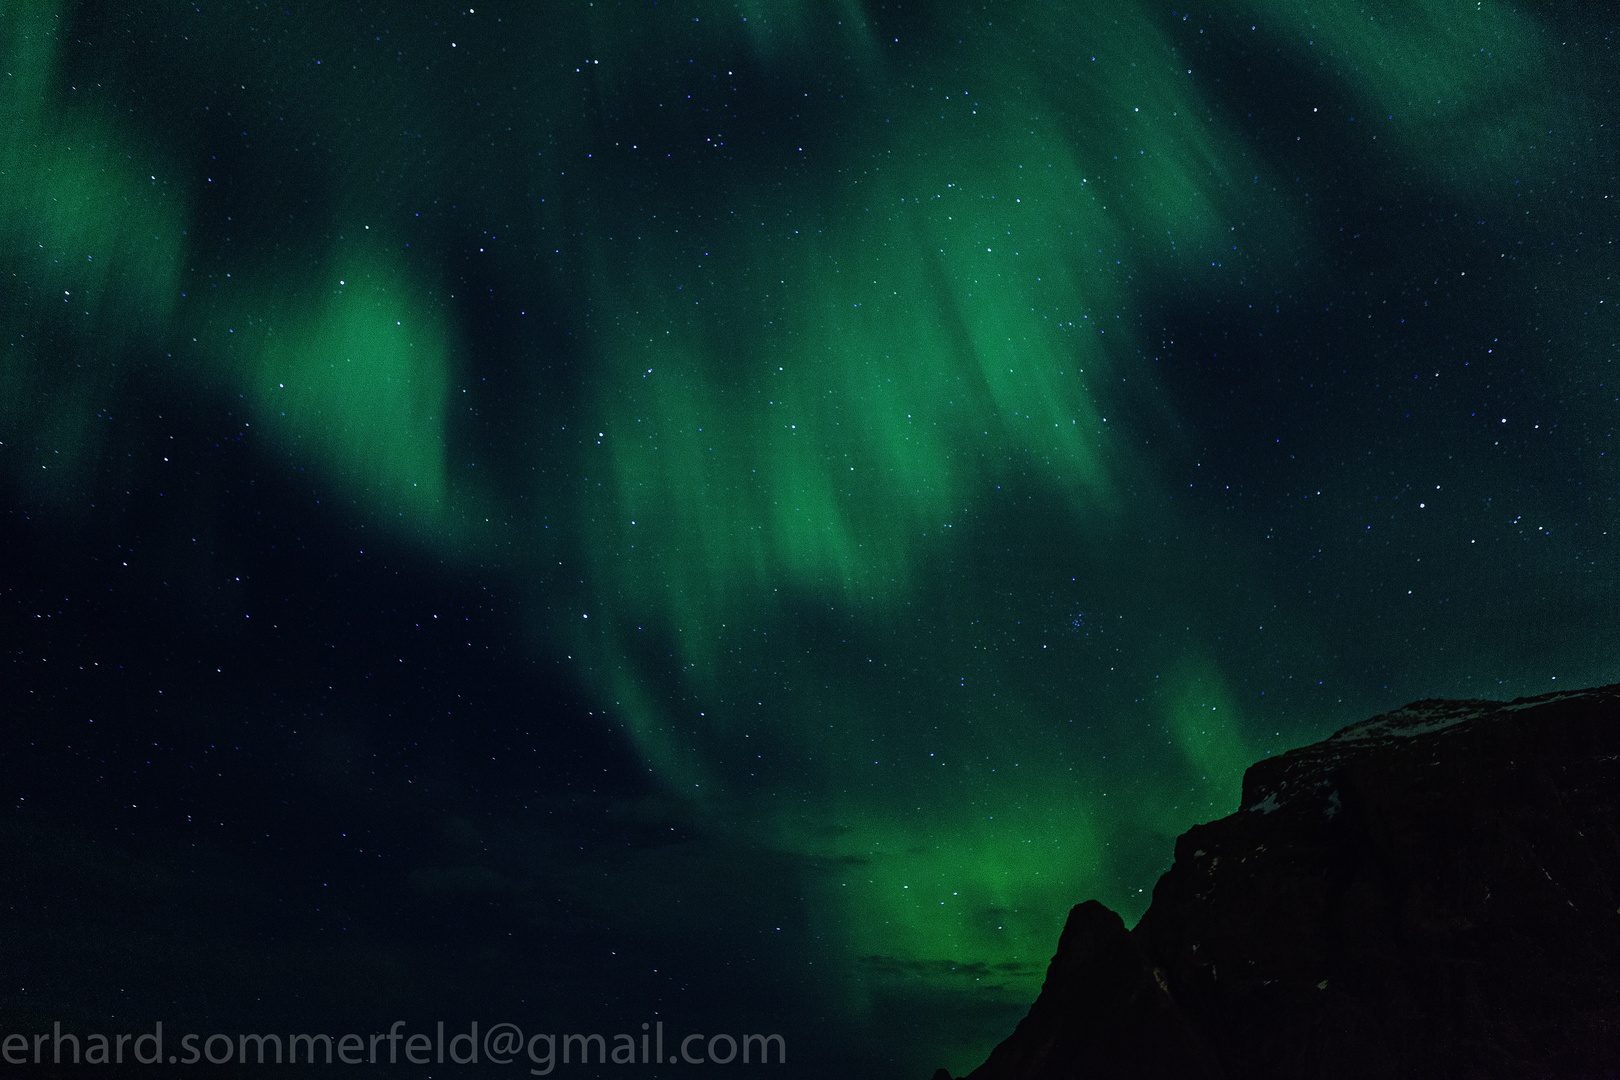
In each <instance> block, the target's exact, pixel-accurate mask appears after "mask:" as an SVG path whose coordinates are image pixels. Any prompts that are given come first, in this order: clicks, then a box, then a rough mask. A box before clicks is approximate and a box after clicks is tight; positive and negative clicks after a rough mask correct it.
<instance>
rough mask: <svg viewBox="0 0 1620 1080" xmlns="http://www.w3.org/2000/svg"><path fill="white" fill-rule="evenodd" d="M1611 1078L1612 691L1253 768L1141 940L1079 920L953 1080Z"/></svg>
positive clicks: (1172, 877) (1397, 728) (1616, 1063)
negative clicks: (1007, 1021) (1026, 999)
mask: <svg viewBox="0 0 1620 1080" xmlns="http://www.w3.org/2000/svg"><path fill="white" fill-rule="evenodd" d="M1071 1077H1072V1078H1080V1077H1085V1078H1104V1077H1144V1078H1145V1077H1176V1078H1178V1080H1191V1078H1203V1077H1225V1078H1228V1080H1261V1078H1270V1077H1277V1078H1282V1077H1290V1078H1293V1077H1312V1078H1340V1077H1342V1078H1345V1080H1351V1078H1354V1080H1369V1078H1374V1077H1391V1078H1393V1077H1424V1078H1438V1077H1457V1078H1464V1077H1466V1078H1469V1080H1478V1078H1487V1077H1503V1078H1506V1077H1513V1078H1524V1077H1620V685H1617V686H1609V687H1603V688H1601V689H1595V690H1587V691H1580V692H1573V693H1559V694H1548V695H1545V696H1542V697H1536V698H1527V699H1522V700H1518V701H1512V702H1496V701H1420V702H1417V703H1416V704H1413V705H1409V706H1407V707H1406V708H1404V709H1401V710H1399V711H1397V712H1393V713H1389V714H1387V715H1384V716H1379V717H1374V718H1373V719H1371V720H1367V721H1364V722H1362V723H1359V724H1355V725H1353V726H1351V727H1348V728H1345V729H1344V730H1343V731H1340V732H1338V733H1337V734H1335V735H1334V736H1332V737H1331V738H1329V739H1327V740H1325V741H1323V742H1320V743H1317V744H1315V745H1312V746H1307V747H1303V748H1301V749H1298V750H1294V751H1291V752H1289V753H1287V754H1284V755H1281V756H1280V757H1277V758H1268V759H1267V760H1265V761H1262V762H1260V763H1258V764H1257V765H1255V766H1253V767H1252V768H1251V769H1249V771H1248V773H1247V774H1246V775H1245V777H1244V781H1243V798H1242V804H1241V808H1240V809H1239V810H1238V811H1237V812H1236V813H1234V814H1232V815H1230V816H1229V817H1225V818H1222V819H1220V820H1219V821H1213V822H1210V823H1209V824H1207V825H1200V826H1198V827H1197V828H1194V829H1192V830H1190V831H1189V832H1187V833H1186V834H1185V835H1183V836H1182V837H1181V838H1180V839H1179V840H1178V841H1177V842H1176V851H1175V863H1174V865H1173V866H1172V867H1171V869H1170V871H1169V872H1168V873H1166V874H1165V875H1164V876H1163V877H1162V878H1161V879H1160V880H1159V883H1158V885H1157V887H1156V888H1155V889H1154V890H1153V902H1152V905H1151V906H1150V907H1149V908H1148V910H1147V913H1146V914H1145V915H1144V916H1143V917H1142V920H1141V922H1140V923H1139V924H1138V925H1137V926H1136V928H1135V929H1133V930H1129V931H1127V930H1126V929H1125V927H1124V924H1123V923H1122V921H1121V920H1120V918H1119V916H1118V915H1116V914H1114V913H1113V912H1111V911H1109V910H1108V909H1107V908H1105V907H1103V906H1102V905H1101V904H1098V903H1096V902H1095V901H1088V902H1087V903H1084V904H1081V905H1079V906H1078V907H1076V908H1075V909H1074V910H1073V911H1072V912H1071V913H1070V915H1069V920H1068V925H1067V926H1066V927H1065V928H1064V931H1063V936H1062V938H1061V940H1060V941H1059V943H1058V950H1057V955H1056V956H1055V957H1054V958H1053V960H1052V964H1051V967H1050V969H1049V970H1048V972H1047V977H1046V983H1045V985H1044V986H1043V988H1042V990H1041V994H1040V997H1039V999H1038V1000H1037V1001H1036V1002H1035V1004H1034V1006H1033V1007H1032V1008H1031V1009H1030V1012H1029V1015H1028V1016H1027V1017H1026V1018H1025V1019H1024V1020H1023V1021H1022V1022H1021V1023H1020V1024H1019V1025H1018V1028H1017V1030H1016V1031H1015V1032H1014V1033H1013V1034H1012V1035H1011V1036H1010V1037H1009V1038H1008V1039H1007V1040H1006V1041H1005V1042H1003V1043H1002V1044H1001V1045H1000V1046H998V1047H997V1048H996V1049H995V1051H994V1052H993V1053H992V1054H991V1055H990V1058H989V1060H987V1061H986V1062H985V1063H984V1064H983V1065H982V1066H980V1067H979V1068H978V1069H976V1070H974V1072H973V1073H972V1074H971V1077H970V1080H1060V1078H1061V1080H1068V1078H1071Z"/></svg>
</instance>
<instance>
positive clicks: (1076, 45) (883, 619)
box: [0, 0, 1620, 1078]
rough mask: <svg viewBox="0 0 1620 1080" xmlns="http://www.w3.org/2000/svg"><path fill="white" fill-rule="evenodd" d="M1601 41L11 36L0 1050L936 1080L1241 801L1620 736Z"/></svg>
mask: <svg viewBox="0 0 1620 1080" xmlns="http://www.w3.org/2000/svg"><path fill="white" fill-rule="evenodd" d="M1602 10H1603V9H1602V8H1601V7H1599V8H1592V9H1584V8H1580V7H1576V8H1570V9H1563V10H1560V9H1556V8H1554V7H1553V6H1550V5H1540V4H1523V5H1517V6H1516V5H1513V4H1508V3H1502V2H1498V0H1401V2H1398V3H1397V2H1394V0H1389V2H1385V0H1372V2H1367V3H1361V2H1356V3H1350V2H1327V3H1322V4H1313V5H1300V4H1296V3H1287V2H1283V0H1250V2H1246V3H1243V4H1239V5H1230V4H1222V5H1217V6H1214V7H1203V8H1192V9H1186V10H1183V9H1179V8H1172V7H1170V6H1168V5H1167V4H1128V3H1102V2H1094V3H1086V2H1083V0H1082V2H1061V0H1046V2H1039V0H1020V2H1003V3H990V4H981V3H952V2H943V3H930V4H918V5H917V6H916V7H915V8H914V7H913V6H912V5H911V4H910V3H907V4H904V5H902V4H895V3H888V4H882V3H866V4H861V3H857V2H855V0H827V2H825V3H815V4H812V3H809V2H806V0H771V2H766V0H738V2H715V0H662V2H659V3H654V2H652V0H623V2H619V0H595V2H594V3H590V2H584V0H581V2H568V3H564V2H548V3H544V4H522V5H518V4H509V3H507V4H502V3H494V4H492V6H490V7H488V8H485V7H483V6H482V4H481V3H480V6H478V7H476V8H458V7H455V6H453V5H451V6H444V5H440V6H434V5H430V4H424V3H400V4H395V5H389V4H375V3H365V4H354V3H321V4H303V5H300V6H297V7H292V8H289V7H288V6H287V5H286V4H280V5H265V4H259V3H245V2H221V0H198V2H196V3H168V4H159V5H148V6H145V7H144V8H143V9H141V10H138V11H136V10H132V9H131V8H130V7H129V6H128V5H118V4H111V3H103V2H86V3H79V4H62V3H51V2H49V0H36V2H30V3H23V4H14V5H10V6H8V7H6V8H4V9H0V71H3V76H0V77H3V82H0V252H3V254H4V260H3V263H0V334H3V337H4V340H5V345H4V349H3V351H0V502H3V508H0V647H3V650H4V652H3V655H4V657H5V663H4V666H3V668H0V853H3V854H4V859H5V867H6V869H5V871H4V872H3V874H0V904H3V917H4V919H5V925H6V932H5V934H4V936H3V939H0V972H3V979H0V1016H3V1017H5V1018H6V1019H5V1020H4V1021H3V1022H0V1027H3V1029H4V1032H9V1031H12V1030H24V1031H34V1030H47V1029H48V1027H49V1024H50V1023H51V1022H53V1021H56V1020H60V1021H61V1022H62V1023H63V1025H64V1028H65V1029H68V1028H71V1029H73V1030H76V1031H80V1032H85V1031H101V1030H105V1031H137V1032H138V1031H142V1030H149V1029H150V1027H151V1024H152V1022H153V1021H155V1020H162V1021H164V1023H165V1027H166V1028H167V1029H168V1030H169V1031H170V1032H171V1033H179V1032H183V1031H196V1032H201V1033H204V1034H206V1033H208V1032H213V1031H220V1032H236V1031H257V1030H271V1029H274V1030H282V1031H289V1032H290V1031H296V1030H308V1031H316V1030H321V1031H330V1032H332V1033H333V1034H334V1035H335V1034H337V1033H338V1032H339V1031H342V1030H355V1031H360V1032H362V1033H366V1032H372V1031H384V1030H386V1029H387V1027H388V1025H390V1024H391V1023H392V1022H393V1021H395V1020H396V1019H405V1020H406V1021H407V1023H408V1025H410V1028H411V1029H412V1030H416V1029H420V1030H424V1031H430V1030H431V1028H432V1024H433V1023H434V1022H436V1021H439V1020H443V1021H444V1022H445V1024H446V1026H447V1028H448V1029H451V1030H457V1029H463V1030H464V1029H465V1028H466V1025H467V1023H468V1022H469V1021H472V1020H477V1021H479V1023H480V1024H481V1026H485V1027H487V1025H489V1024H493V1023H495V1022H497V1021H510V1022H513V1023H516V1024H518V1025H519V1026H520V1027H522V1028H523V1029H524V1030H525V1031H526V1032H537V1031H555V1032H559V1033H561V1032H565V1031H580V1032H589V1031H599V1032H602V1033H604V1034H607V1035H608V1036H609V1037H611V1035H612V1034H613V1033H615V1032H635V1033H636V1034H638V1035H639V1033H640V1031H641V1024H642V1023H643V1022H658V1021H662V1022H664V1023H665V1025H666V1028H667V1029H668V1030H669V1031H670V1032H671V1033H672V1034H675V1033H679V1034H684V1033H687V1032H701V1033H704V1035H705V1037H707V1036H708V1035H711V1034H713V1033H715V1032H728V1033H733V1034H735V1035H737V1036H739V1037H740V1036H741V1035H742V1034H743V1033H745V1032H778V1033H780V1034H782V1035H783V1036H784V1037H785V1039H786V1040H787V1046H788V1065H787V1066H786V1067H785V1068H772V1069H769V1070H766V1071H765V1072H763V1073H760V1075H773V1076H811V1075H816V1076H824V1075H841V1076H850V1077H878V1076H883V1077H908V1076H909V1077H919V1078H920V1077H924V1076H926V1075H928V1073H929V1072H930V1071H931V1070H932V1069H933V1068H934V1067H936V1066H939V1065H945V1066H948V1067H950V1068H951V1069H952V1071H953V1072H958V1073H959V1072H964V1071H966V1070H967V1069H969V1068H971V1067H972V1066H973V1065H975V1064H977V1063H978V1062H979V1061H981V1060H982V1059H983V1057H984V1055H985V1054H986V1053H987V1052H988V1050H989V1048H990V1047H991V1046H993V1045H994V1044H995V1043H996V1042H997V1041H999V1040H1000V1039H1001V1038H1003V1037H1004V1036H1005V1035H1006V1034H1008V1033H1009V1032H1010V1031H1011V1028H1012V1026H1013V1024H1014V1023H1015V1022H1016V1020H1017V1018H1018V1017H1019V1016H1021V1015H1022V1013H1023V1011H1024V1010H1025V1009H1026V1008H1027V1007H1028V1004H1029V1002H1030V1001H1031V1000H1032V999H1033V997H1034V995H1035V993H1036V992H1037V991H1038V989H1039V986H1040V981H1041V978H1042V976H1043V974H1044V971H1045V965H1046V963H1047V961H1048V959H1049V958H1050V956H1051V953H1052V951H1053V949H1054V948H1055V945H1056V942H1057V935H1058V931H1059V930H1060V929H1061V926H1062V922H1063V918H1064V916H1065V914H1066V913H1067V911H1068V909H1069V907H1070V906H1071V905H1073V904H1075V903H1077V902H1079V901H1081V900H1083V899H1087V898H1093V897H1094V898H1097V899H1099V900H1101V901H1103V902H1104V903H1106V904H1108V905H1109V906H1111V907H1113V908H1115V909H1116V910H1118V911H1120V912H1121V913H1122V914H1123V915H1124V916H1125V917H1126V919H1127V922H1134V920H1135V919H1136V918H1137V917H1139V916H1140V914H1141V913H1142V911H1143V910H1144V909H1145V907H1146V906H1147V903H1148V900H1149V899H1150V897H1151V892H1152V887H1153V883H1154V882H1155V881H1156V880H1157V877H1158V875H1159V874H1160V873H1162V872H1163V871H1164V870H1165V869H1166V868H1167V866H1168V864H1169V860H1170V858H1171V848H1172V841H1173V839H1174V837H1175V836H1176V835H1177V834H1179V833H1180V832H1182V831H1184V830H1185V829H1187V828H1188V827H1189V826H1191V825H1193V824H1195V823H1197V822H1201V821H1206V820H1209V819H1211V818H1214V817H1219V816H1222V815H1225V814H1227V813H1230V812H1231V811H1232V810H1234V809H1236V801H1237V795H1238V784H1239V781H1240V779H1241V776H1242V772H1243V770H1244V768H1245V767H1246V766H1247V765H1249V764H1250V763H1252V762H1253V761H1254V760H1256V759H1258V758H1261V757H1264V756H1265V755H1266V754H1268V753H1279V752H1281V751H1283V750H1285V749H1287V748H1289V747H1293V746H1298V745H1301V744H1303V743H1307V742H1311V741H1314V740H1317V739H1319V738H1322V737H1324V736H1325V735H1327V734H1328V733H1330V732H1332V731H1333V730H1335V729H1337V728H1339V727H1341V726H1343V725H1345V724H1347V723H1350V722H1353V721H1355V720H1359V719H1362V718H1364V717H1367V716H1369V715H1372V714H1374V713H1377V712H1380V711H1383V710H1386V709H1390V708H1394V707H1397V706H1399V705H1401V704H1404V703H1406V702H1408V701H1411V700H1414V699H1418V698H1423V697H1431V696H1447V697H1509V698H1510V697H1515V696H1519V695H1525V694H1534V693H1542V692H1546V691H1548V690H1555V689H1563V688H1566V687H1567V688H1570V689H1575V688H1579V687H1583V686H1587V685H1592V684H1599V683H1610V682H1616V681H1620V627H1617V620H1616V617H1615V614H1614V613H1615V612H1616V611H1620V562H1617V556H1620V550H1617V540H1620V505H1617V504H1616V502H1615V493H1616V489H1617V481H1620V469H1617V463H1616V458H1617V457H1620V441H1617V440H1616V439H1615V432H1616V430H1617V429H1620V367H1617V366H1616V363H1615V358H1616V355H1617V348H1616V341H1617V333H1620V331H1617V327H1616V320H1615V317H1614V310H1613V309H1614V308H1615V306H1616V304H1620V299H1616V295H1615V293H1614V290H1613V286H1614V276H1615V274H1616V273H1617V271H1620V252H1617V250H1616V248H1615V246H1614V245H1615V237H1616V236H1617V234H1620V227H1617V226H1620V222H1617V207H1616V201H1615V199H1614V198H1612V196H1620V189H1617V187H1616V182H1615V174H1616V158H1617V156H1620V150H1617V146H1620V144H1617V142H1616V136H1615V124H1616V120H1617V117H1620V108H1617V107H1616V103H1615V101H1614V99H1613V95H1612V88H1613V87H1614V85H1615V81H1616V79H1615V73H1616V60H1617V56H1616V51H1615V42H1614V23H1613V19H1612V12H1609V13H1608V14H1606V15H1603V16H1602V18H1599V17H1598V15H1599V14H1600V13H1601V11H1602ZM0 1033H3V1032H0ZM171 1037H177V1034H176V1035H172V1036H171ZM666 1052H668V1051H667V1048H666ZM401 1068H402V1069H403V1067H401ZM707 1068H709V1069H710V1070H711V1071H712V1070H713V1069H715V1068H719V1066H716V1065H713V1064H712V1063H711V1064H710V1065H709V1066H707ZM691 1069H692V1066H690V1065H687V1064H685V1063H681V1064H678V1065H665V1066H663V1067H661V1068H659V1067H655V1066H652V1065H646V1066H642V1065H637V1066H636V1067H635V1068H629V1067H614V1066H608V1067H606V1072H607V1074H609V1075H628V1074H631V1073H639V1074H640V1075H649V1076H650V1075H654V1074H657V1075H680V1074H682V1073H683V1072H686V1071H690V1070H691ZM730 1070H731V1071H732V1072H734V1073H738V1074H741V1073H742V1072H743V1070H742V1066H741V1065H740V1064H733V1065H732V1066H730ZM373 1071H375V1070H373ZM428 1071H432V1072H434V1073H435V1075H437V1074H440V1073H443V1072H444V1071H445V1069H443V1068H435V1069H433V1070H427V1069H423V1068H413V1069H410V1070H404V1072H403V1073H402V1074H408V1075H425V1074H426V1073H427V1072H428ZM448 1071H449V1073H450V1074H452V1075H454V1074H457V1072H458V1070H456V1069H453V1068H452V1069H449V1070H448ZM507 1071H508V1072H509V1073H510V1074H511V1075H519V1074H520V1068H519V1066H518V1065H516V1064H514V1065H513V1066H510V1067H509V1068H508V1070H507ZM572 1071H573V1074H576V1075H585V1074H586V1070H583V1069H581V1068H580V1067H579V1066H577V1065H575V1066H573V1068H572ZM460 1072H461V1073H467V1074H470V1070H469V1069H462V1070H460ZM497 1072H498V1070H497ZM556 1075H569V1069H568V1068H565V1067H562V1066H559V1067H558V1072H557V1074H556Z"/></svg>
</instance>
